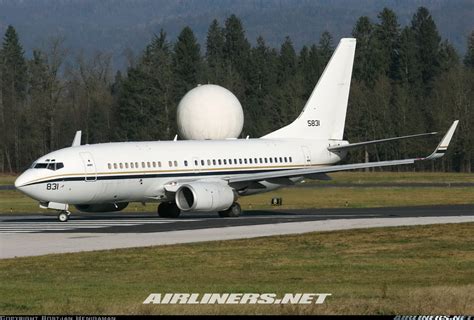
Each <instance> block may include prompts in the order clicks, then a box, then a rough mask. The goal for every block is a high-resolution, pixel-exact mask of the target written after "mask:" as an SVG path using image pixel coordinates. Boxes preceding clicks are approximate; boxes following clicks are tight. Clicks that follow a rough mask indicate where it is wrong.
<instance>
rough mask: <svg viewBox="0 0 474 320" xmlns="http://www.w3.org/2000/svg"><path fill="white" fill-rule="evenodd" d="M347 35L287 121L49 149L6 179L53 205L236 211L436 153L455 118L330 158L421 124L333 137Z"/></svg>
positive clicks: (345, 89) (339, 125)
mask: <svg viewBox="0 0 474 320" xmlns="http://www.w3.org/2000/svg"><path fill="white" fill-rule="evenodd" d="M355 46H356V40H355V39H351V38H346V39H341V41H340V42H339V45H338V46H337V48H336V50H335V52H334V54H333V56H332V57H331V60H330V61H329V63H328V65H327V66H326V69H325V70H324V73H323V74H322V76H321V78H320V79H319V81H318V83H317V85H316V87H315V89H314V91H313V93H312V94H311V96H310V98H309V100H308V101H307V103H306V105H305V107H304V109H303V111H302V112H301V114H300V115H299V116H298V118H297V119H296V120H295V121H293V122H292V123H291V124H289V125H287V126H285V127H283V128H281V129H279V130H276V131H274V132H272V133H269V134H267V135H265V136H263V137H261V138H259V139H228V140H205V141H150V142H122V143H104V144H93V145H81V142H80V140H81V133H80V131H78V132H77V133H76V136H75V138H74V141H73V144H72V146H71V147H68V148H64V149H61V150H58V151H54V152H51V153H49V154H47V155H45V156H43V157H41V158H39V159H38V160H36V161H35V162H34V163H33V165H32V166H31V167H30V168H29V169H28V170H26V171H25V172H24V173H23V174H22V175H20V176H19V177H18V178H17V180H16V181H15V187H16V188H17V189H18V190H20V191H21V192H23V193H25V194H26V195H28V196H30V197H31V198H33V199H36V200H38V201H39V202H40V207H41V208H46V209H54V210H57V211H59V215H58V219H59V221H62V222H64V221H67V220H68V217H69V215H70V212H69V211H68V208H69V206H70V205H74V206H75V207H76V208H77V209H78V210H80V211H83V212H106V211H119V210H122V209H124V208H125V207H126V206H127V205H128V203H129V202H143V203H145V202H159V203H160V204H159V206H158V215H159V216H160V217H167V218H171V217H172V218H175V217H178V216H179V214H180V213H181V212H182V211H184V212H186V211H205V212H210V211H218V212H219V215H220V216H222V217H236V216H239V214H240V213H241V208H240V205H239V204H238V203H237V202H236V200H237V198H238V197H239V196H245V195H250V194H256V193H262V192H267V191H270V190H274V189H276V188H279V187H282V186H287V185H292V184H294V183H297V182H299V181H301V180H303V179H304V178H309V179H323V180H325V179H329V177H328V176H327V175H326V174H327V173H330V172H336V171H343V170H353V169H362V168H372V167H383V166H394V165H402V164H411V163H414V162H416V161H423V160H432V159H436V158H440V157H442V156H443V155H444V153H445V151H446V149H447V147H448V144H449V142H450V140H451V138H452V136H453V134H454V131H455V130H456V126H457V124H458V121H457V120H456V121H454V123H453V124H452V126H451V128H450V129H449V130H448V132H447V133H446V135H445V136H444V137H443V139H442V140H441V142H440V144H439V145H438V147H437V148H436V150H435V151H434V152H433V153H432V154H431V155H430V156H428V157H425V158H416V159H404V160H393V161H381V162H368V163H358V164H343V165H335V164H336V163H337V162H339V161H341V160H342V159H343V158H344V157H345V155H346V153H347V150H349V149H352V148H356V147H360V146H366V145H370V144H376V143H381V142H386V141H393V140H399V139H407V138H413V137H420V136H426V135H432V134H435V133H433V132H431V133H425V134H417V135H410V136H403V137H396V138H389V139H382V140H374V141H367V142H359V143H352V144H351V143H349V142H348V141H344V140H342V139H343V131H344V123H345V118H346V110H347V101H348V97H349V88H350V82H351V74H352V65H353V61H354V53H355Z"/></svg>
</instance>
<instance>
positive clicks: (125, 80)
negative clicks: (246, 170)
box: [0, 7, 474, 172]
mask: <svg viewBox="0 0 474 320" xmlns="http://www.w3.org/2000/svg"><path fill="white" fill-rule="evenodd" d="M352 36H353V37H355V38H357V49H356V56H355V61H354V70H353V80H352V84H351V93H350V98H349V106H348V113H347V118H346V130H345V137H344V138H345V139H348V140H349V141H351V142H357V141H365V140H374V139H380V138H384V137H391V136H401V135H407V134H414V133H422V132H430V131H441V132H444V131H445V130H447V128H448V127H449V125H450V123H451V122H452V121H453V120H454V119H460V124H459V128H458V132H457V133H456V137H455V139H454V141H453V145H452V146H451V148H450V152H449V153H448V155H447V156H446V157H445V158H444V159H443V160H442V161H438V162H433V163H429V164H424V165H420V166H419V167H417V169H419V170H439V171H463V172H471V170H472V156H473V154H474V143H473V142H474V141H473V134H472V132H471V127H472V125H473V124H474V110H473V101H474V31H473V32H472V33H471V34H470V36H469V38H468V39H467V41H468V49H467V52H466V54H465V56H464V57H460V56H459V54H458V53H457V52H456V50H455V49H454V47H453V46H452V45H451V44H450V43H449V42H448V41H447V40H443V39H442V38H441V36H440V35H439V33H438V30H437V27H436V24H435V22H434V21H433V18H432V17H431V15H430V13H429V11H428V10H427V9H426V8H424V7H420V8H419V9H418V10H417V11H416V12H415V13H414V15H413V18H412V20H411V23H410V24H409V25H407V26H404V27H401V26H400V24H399V23H398V20H397V16H396V14H395V13H394V12H393V11H392V10H390V9H388V8H384V9H383V10H382V11H381V12H380V13H379V14H378V17H377V20H376V21H371V19H369V18H368V17H365V16H363V17H360V18H359V19H358V20H357V22H356V24H355V26H354V28H353V31H352ZM336 42H338V39H333V37H332V36H331V34H330V33H329V32H328V31H325V32H323V33H322V34H321V36H320V40H319V42H318V43H315V44H311V45H307V46H303V47H302V48H301V50H298V51H297V50H296V49H295V47H294V45H293V43H292V40H291V38H290V37H286V38H285V39H284V41H283V43H282V44H281V46H280V48H272V47H269V46H268V45H267V44H266V42H265V40H264V39H263V38H262V37H259V38H258V39H257V41H256V45H254V46H252V45H251V44H250V42H249V41H248V39H247V38H246V36H245V29H244V26H243V25H242V22H241V20H240V19H239V18H238V17H237V16H235V15H231V16H229V17H228V18H227V19H226V20H225V21H224V24H223V25H221V24H220V23H219V22H218V21H217V20H214V21H212V23H211V24H210V26H209V29H208V33H207V39H206V43H205V48H201V46H200V44H199V43H198V41H197V40H196V37H195V35H194V33H193V31H192V29H191V28H189V27H185V28H183V29H182V31H181V33H180V34H179V36H178V37H177V39H176V41H174V42H172V41H170V40H169V39H168V38H167V35H166V32H165V31H164V30H161V31H160V32H159V33H158V34H156V35H155V36H154V37H153V39H152V40H151V41H150V43H149V44H148V45H147V46H146V47H145V48H144V50H143V51H142V52H141V53H140V54H138V55H135V54H134V53H133V52H128V54H127V59H128V68H127V70H126V72H121V71H116V72H115V71H114V70H113V67H112V60H111V59H112V58H111V54H109V53H105V52H97V53H96V54H94V55H92V56H85V55H84V54H81V53H79V54H73V53H71V52H68V50H67V49H66V48H65V47H64V44H63V43H64V39H61V38H54V39H51V40H50V42H49V44H48V45H47V46H46V48H44V49H36V50H33V52H32V57H31V58H26V57H25V52H24V50H23V48H22V45H21V43H20V39H19V37H18V34H17V32H16V31H15V29H14V27H13V26H9V27H8V28H7V31H6V33H5V36H4V38H3V44H2V47H1V49H0V172H19V171H21V170H23V169H25V168H26V167H27V166H29V165H30V164H31V162H32V161H34V160H35V159H36V158H38V157H39V156H40V155H43V154H45V153H47V152H49V151H52V150H56V149H59V148H62V147H65V146H68V145H70V143H71V142H72V138H73V135H74V132H75V131H76V130H82V131H83V143H101V142H110V141H136V140H168V139H172V138H173V137H174V135H175V134H176V133H177V125H176V107H177V105H178V103H179V101H180V99H181V98H182V97H183V96H184V94H185V93H186V92H187V91H189V90H190V89H192V88H194V87H195V86H196V85H198V84H204V83H212V84H218V85H221V86H223V87H225V88H227V89H229V90H231V91H232V92H233V93H234V94H235V95H236V96H237V97H238V99H239V100H240V102H241V104H242V106H243V108H244V114H245V124H244V130H243V132H242V136H247V135H250V136H251V137H259V136H262V135H264V134H265V133H268V132H270V131H272V130H275V129H277V128H279V127H281V126H284V125H286V124H288V123H289V122H291V121H292V120H293V119H295V118H296V117H297V116H298V114H299V113H300V112H301V109H302V107H303V106H304V103H305V102H306V100H307V99H308V97H309V95H310V94H311V92H312V90H313V88H314V86H315V84H316V83H317V80H318V79H319V77H320V76H321V74H322V72H323V70H324V67H325V66H326V64H327V62H328V61H329V58H330V57H331V55H332V53H333V51H334V49H335V48H334V47H335V43H336ZM439 138H440V137H437V138H436V139H439ZM436 139H434V140H430V139H428V140H426V139H417V140H411V141H404V142H397V143H389V144H386V145H379V146H375V147H370V148H368V149H367V150H360V151H355V152H351V153H350V155H349V159H348V161H364V160H366V157H367V155H368V157H369V158H370V160H384V159H394V158H404V157H410V156H424V155H427V154H429V153H430V152H431V151H432V149H433V148H434V147H435V145H436ZM431 142H432V143H431ZM366 152H368V153H366ZM395 170H406V168H396V169H395Z"/></svg>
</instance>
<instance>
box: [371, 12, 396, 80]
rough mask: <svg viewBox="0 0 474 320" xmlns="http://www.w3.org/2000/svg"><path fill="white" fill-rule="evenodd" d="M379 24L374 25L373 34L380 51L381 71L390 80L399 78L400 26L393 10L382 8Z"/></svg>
mask: <svg viewBox="0 0 474 320" xmlns="http://www.w3.org/2000/svg"><path fill="white" fill-rule="evenodd" d="M378 18H379V20H380V24H377V25H376V26H375V36H376V38H377V44H378V45H379V50H380V51H381V55H380V58H381V59H382V71H383V72H384V73H385V74H386V75H387V76H388V77H389V78H390V79H392V80H398V79H400V73H399V72H400V56H399V53H400V26H399V24H398V21H397V16H396V14H395V12H393V11H392V10H390V9H388V8H384V9H383V10H382V12H380V13H379V15H378Z"/></svg>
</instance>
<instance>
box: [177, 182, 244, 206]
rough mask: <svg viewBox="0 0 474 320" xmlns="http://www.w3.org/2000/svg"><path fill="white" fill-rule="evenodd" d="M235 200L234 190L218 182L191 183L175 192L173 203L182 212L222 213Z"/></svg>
mask: <svg viewBox="0 0 474 320" xmlns="http://www.w3.org/2000/svg"><path fill="white" fill-rule="evenodd" d="M235 199H236V194H235V193H234V189H232V188H231V187H229V186H228V185H226V184H222V183H218V182H214V183H213V182H191V183H188V184H183V185H182V186H181V187H180V188H179V189H178V191H176V195H175V201H176V205H177V206H178V208H180V209H181V210H182V211H191V210H192V211H222V210H226V209H228V208H229V207H230V206H231V205H232V203H234V201H235Z"/></svg>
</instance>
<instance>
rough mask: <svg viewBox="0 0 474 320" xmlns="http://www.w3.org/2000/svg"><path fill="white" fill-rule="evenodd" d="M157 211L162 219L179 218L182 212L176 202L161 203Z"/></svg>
mask: <svg viewBox="0 0 474 320" xmlns="http://www.w3.org/2000/svg"><path fill="white" fill-rule="evenodd" d="M157 211H158V216H160V218H177V217H179V215H180V213H181V210H180V209H179V208H178V206H177V205H176V203H174V202H162V203H160V205H159V206H158V210H157Z"/></svg>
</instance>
